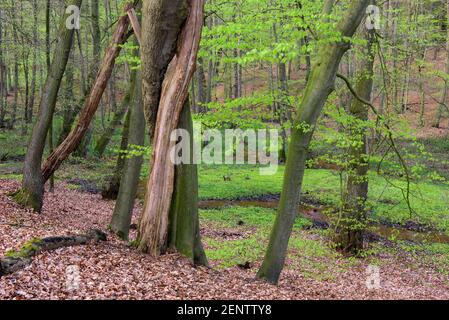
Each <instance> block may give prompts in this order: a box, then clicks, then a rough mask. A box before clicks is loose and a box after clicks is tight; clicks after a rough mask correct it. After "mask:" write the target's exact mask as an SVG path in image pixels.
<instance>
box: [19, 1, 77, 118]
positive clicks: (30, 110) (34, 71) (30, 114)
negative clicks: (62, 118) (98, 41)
mask: <svg viewBox="0 0 449 320" xmlns="http://www.w3.org/2000/svg"><path fill="white" fill-rule="evenodd" d="M37 15H38V7H37V1H36V0H34V1H33V20H34V24H35V25H37V24H38V18H37ZM37 32H38V31H37V28H34V30H33V43H34V46H33V49H32V50H33V66H32V67H31V86H30V97H29V100H28V106H27V112H28V114H27V119H28V123H32V122H33V110H34V100H35V96H36V75H37V63H38V62H37V50H38V41H39V39H38V33H37ZM71 37H72V36H71ZM70 41H72V40H70ZM63 73H64V71H63ZM52 118H53V116H52Z"/></svg>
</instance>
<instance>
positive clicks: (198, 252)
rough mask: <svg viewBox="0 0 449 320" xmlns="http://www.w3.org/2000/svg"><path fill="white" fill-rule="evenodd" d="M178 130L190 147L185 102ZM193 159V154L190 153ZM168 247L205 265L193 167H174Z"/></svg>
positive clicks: (189, 114)
mask: <svg viewBox="0 0 449 320" xmlns="http://www.w3.org/2000/svg"><path fill="white" fill-rule="evenodd" d="M178 128H179V129H184V130H186V131H187V132H189V134H190V146H193V123H192V115H191V112H190V104H189V101H188V100H187V101H186V103H185V105H184V107H183V110H182V113H181V117H180V119H179V126H178ZM190 154H191V156H193V152H192V150H191V152H190ZM168 229H169V230H168V247H169V248H171V249H176V250H177V251H178V252H180V253H182V254H183V255H184V256H186V257H188V258H189V259H190V260H191V261H192V263H193V264H194V265H205V266H207V265H208V261H207V258H206V254H205V252H204V249H203V245H202V244H201V237H200V226H199V217H198V168H197V165H195V164H181V165H178V166H176V168H175V184H174V190H173V198H172V203H171V208H170V214H169V227H168Z"/></svg>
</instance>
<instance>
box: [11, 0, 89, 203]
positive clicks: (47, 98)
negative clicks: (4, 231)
mask: <svg viewBox="0 0 449 320" xmlns="http://www.w3.org/2000/svg"><path fill="white" fill-rule="evenodd" d="M81 2H82V0H71V1H70V2H69V5H74V6H77V7H78V8H79V7H80V6H81ZM69 15H70V13H65V14H64V16H63V17H62V19H61V22H60V27H59V35H58V43H57V44H56V49H55V51H54V54H53V63H52V65H51V67H50V70H49V73H48V76H47V80H46V82H45V85H44V88H43V90H42V96H41V101H40V104H39V114H38V116H37V119H36V123H35V125H34V128H33V133H32V135H31V139H30V142H29V144H28V149H27V153H26V156H25V162H24V167H23V180H22V189H21V190H19V191H18V192H17V193H16V194H15V199H16V201H17V202H18V203H20V204H22V205H24V206H26V207H30V208H32V209H34V210H35V211H37V212H41V209H42V204H43V192H44V181H45V180H44V179H43V178H42V174H41V161H42V155H43V152H44V148H45V140H46V137H47V132H48V129H49V127H50V123H51V121H52V119H53V113H54V109H55V105H56V98H57V95H58V91H59V87H60V84H61V80H62V77H63V75H64V70H65V68H66V65H67V61H68V59H69V55H70V49H71V47H72V40H73V33H74V29H73V28H67V27H66V20H67V19H68V18H69Z"/></svg>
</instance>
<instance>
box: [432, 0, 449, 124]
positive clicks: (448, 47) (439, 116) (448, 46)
mask: <svg viewBox="0 0 449 320" xmlns="http://www.w3.org/2000/svg"><path fill="white" fill-rule="evenodd" d="M446 6H447V23H448V26H449V0H447V1H446ZM446 54H447V60H446V73H447V74H449V27H448V28H447V39H446ZM448 90H449V82H448V80H445V81H444V90H443V94H442V98H441V103H440V105H439V106H438V109H437V113H436V114H435V119H434V121H433V124H432V126H433V127H434V128H439V127H440V123H441V119H442V118H443V113H444V109H445V108H446V107H445V106H446V105H447V104H446V101H447V98H448Z"/></svg>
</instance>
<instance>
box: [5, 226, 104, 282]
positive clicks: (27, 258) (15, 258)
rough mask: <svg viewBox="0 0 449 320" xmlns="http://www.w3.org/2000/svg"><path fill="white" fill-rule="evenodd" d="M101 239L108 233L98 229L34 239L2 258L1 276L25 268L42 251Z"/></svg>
mask: <svg viewBox="0 0 449 320" xmlns="http://www.w3.org/2000/svg"><path fill="white" fill-rule="evenodd" d="M99 241H106V234H105V233H104V232H102V231H100V230H96V229H93V230H89V231H87V232H86V234H82V235H72V236H63V237H49V238H43V239H33V240H31V241H29V242H27V243H25V244H24V245H23V246H22V248H21V249H20V250H19V251H9V252H7V253H6V255H5V257H4V258H2V259H0V277H2V276H4V275H7V274H11V273H14V272H16V271H18V270H20V269H23V268H25V267H26V266H27V265H29V264H30V263H31V262H32V258H33V257H35V256H37V255H38V254H40V253H42V252H45V251H51V250H55V249H59V248H65V247H72V246H80V245H86V244H89V243H91V242H99Z"/></svg>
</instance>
